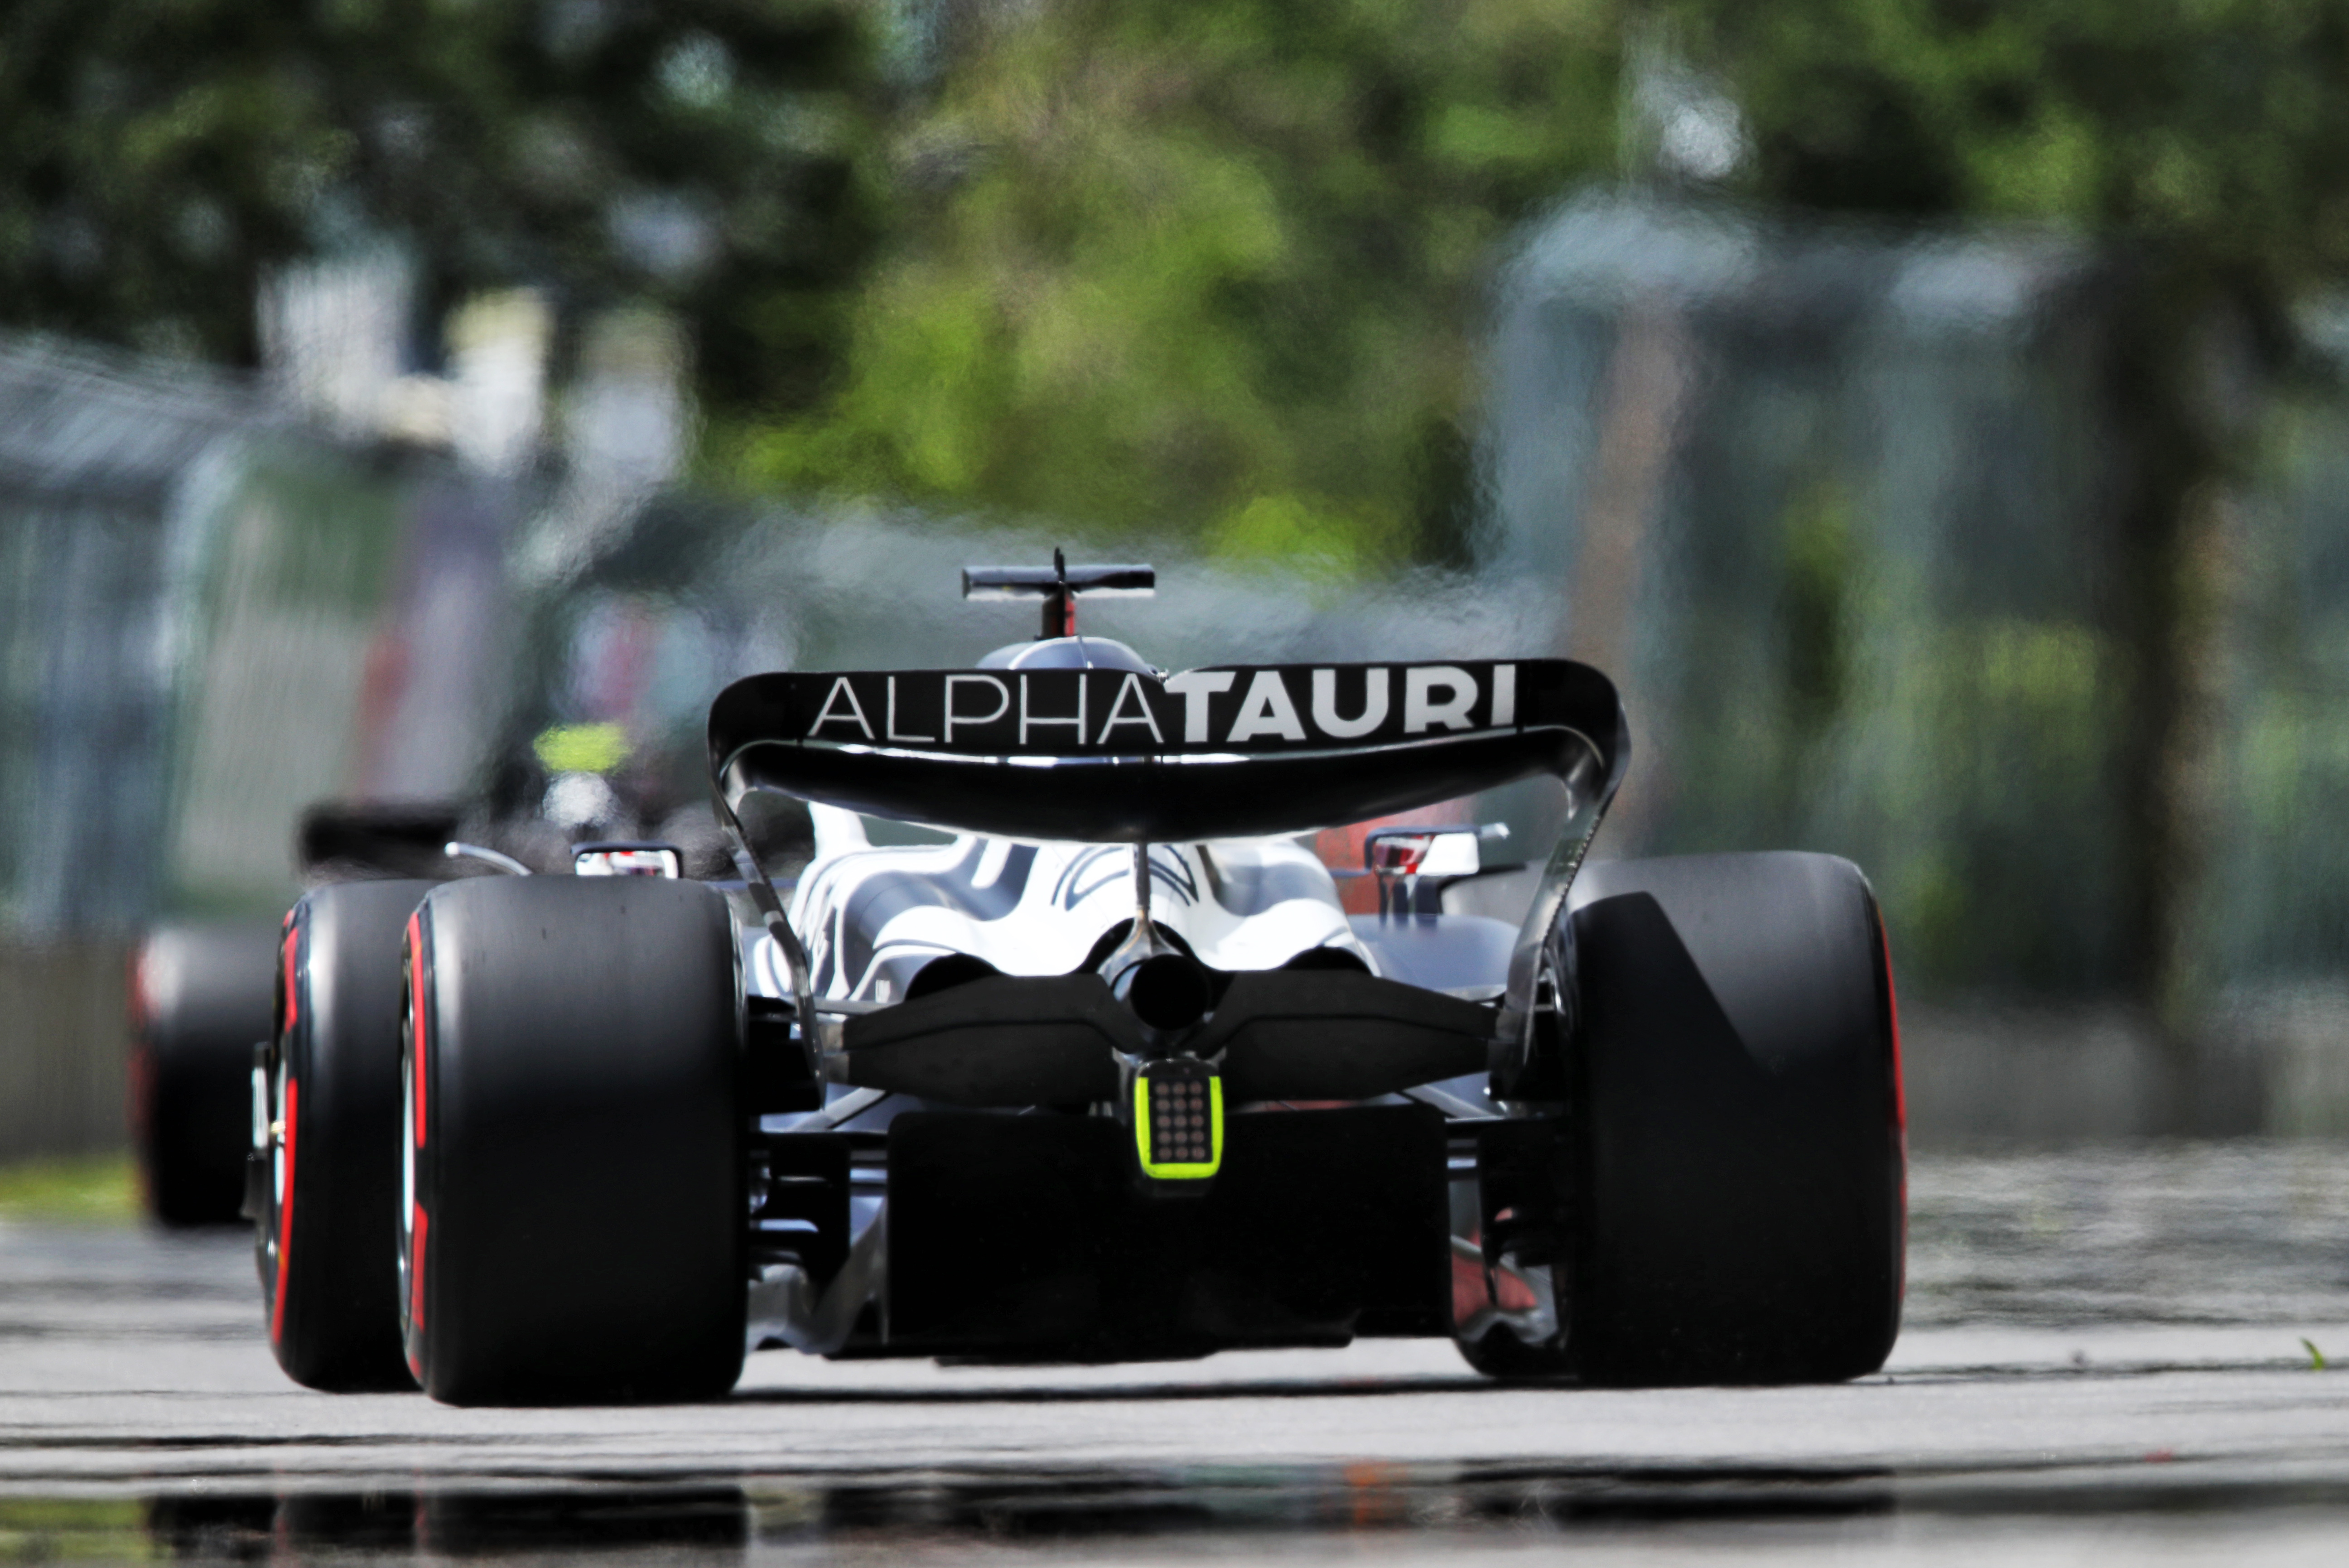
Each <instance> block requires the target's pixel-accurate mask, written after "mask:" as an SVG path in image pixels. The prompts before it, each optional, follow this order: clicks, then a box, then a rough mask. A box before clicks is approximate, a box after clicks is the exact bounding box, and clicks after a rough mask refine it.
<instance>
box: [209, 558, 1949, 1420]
mask: <svg viewBox="0 0 2349 1568" xmlns="http://www.w3.org/2000/svg"><path fill="white" fill-rule="evenodd" d="M1152 582H1153V574H1152V573H1151V571H1150V569H1149V568H1147V567H1136V566H1091V567H1088V566H1079V567H1069V566H1064V565H1063V564H1062V563H1061V558H1060V557H1059V556H1057V555H1056V556H1055V558H1054V565H1053V566H1052V567H1051V568H1050V569H1049V570H1046V569H1022V568H994V569H983V570H982V569H974V570H971V571H969V572H968V573H966V575H965V583H964V587H965V592H966V594H967V595H968V596H969V597H1025V598H1030V599H1034V600H1040V603H1041V609H1042V618H1043V625H1042V632H1043V635H1042V636H1041V637H1040V638H1039V639H1036V640H1034V641H1030V642H1026V643H1021V644H1017V645H1014V646H1011V647H1009V648H1004V649H998V650H997V651H996V652H994V653H991V654H989V655H988V656H987V657H986V658H984V659H979V660H978V662H977V663H976V664H974V665H972V666H971V667H969V668H968V669H958V670H873V671H862V670H859V671H845V672H839V671H832V672H823V673H808V672H789V673H778V674H769V675H758V676H752V677H750V678H748V679H746V680H740V681H738V682H736V683H735V684H733V685H732V686H730V687H728V688H727V689H726V690H725V691H723V692H721V693H720V694H719V696H718V698H717V700H716V701H715V702H714V703H713V704H712V707H711V709H710V715H709V768H710V776H711V780H712V784H713V786H714V807H715V810H716V812H717V814H718V815H719V819H720V822H721V824H722V825H723V826H726V827H727V828H728V830H729V831H730V834H731V836H732V837H733V839H734V842H735V844H736V846H737V854H736V860H737V863H738V866H739V869H740V876H741V881H740V884H739V885H738V886H731V887H729V886H721V885H715V884H707V883H697V882H691V881H686V880H681V879H679V878H678V876H677V871H678V859H677V857H676V855H675V854H674V853H673V852H671V851H669V850H667V849H665V848H664V847H662V846H657V845H615V846H587V847H585V848H583V850H582V852H581V854H580V857H579V866H578V869H579V870H580V871H581V872H582V873H583V875H579V876H574V877H554V876H538V877H526V876H511V877H476V878H472V879H469V880H463V881H455V882H445V883H438V884H436V883H433V882H429V881H407V882H401V881H375V882H357V883H348V884H343V885H339V886H332V887H326V888H319V889H317V890H316V891H314V892H313V893H311V894H310V895H308V896H307V897H306V898H305V899H304V900H303V901H302V902H301V903H300V904H298V905H297V906H296V907H295V909H294V910H293V912H292V913H291V914H290V915H289V916H288V917H287V919H286V920H285V928H284V932H283V938H282V946H281V961H280V964H279V966H278V967H279V996H278V999H277V1012H276V1019H275V1025H274V1033H273V1036H272V1039H271V1042H270V1044H269V1046H268V1048H267V1050H266V1053H265V1054H264V1059H263V1061H262V1063H261V1064H260V1065H259V1066H258V1067H257V1068H256V1069H255V1073H254V1100H255V1120H256V1127H255V1150H254V1157H253V1158H252V1160H251V1162H250V1164H249V1167H248V1178H249V1183H250V1186H251V1189H252V1192H251V1198H250V1203H251V1206H252V1207H253V1209H254V1211H255V1212H256V1213H257V1215H258V1218H259V1254H260V1263H261V1272H262V1280H263V1285H264V1296H265V1301H266V1306H267V1314H268V1324H269V1335H270V1340H271V1343H272V1345H274V1349H275V1352H276V1355H277V1357H278V1359H279V1361H280V1363H281V1364H282V1365H283V1366H284V1367H285V1370H286V1371H287V1372H288V1373H290V1374H291V1375H292V1376H294V1377H295V1378H296V1379H298V1380H299V1381H301V1382H303V1383H305V1384H308V1385H310V1386H315V1387H319V1388H326V1389H357V1388H378V1387H392V1386H406V1385H408V1384H409V1382H410V1380H411V1379H412V1380H413V1381H415V1382H417V1383H420V1384H421V1385H422V1386H423V1387H424V1388H425V1390H426V1391H427V1392H429V1393H430V1394H431V1395H433V1396H434V1397H437V1398H440V1399H443V1400H449V1401H452V1402H456V1403H460V1404H471V1403H479V1404H499V1403H541V1402H563V1401H606V1400H647V1399H690V1398H705V1397H715V1396H718V1395H721V1394H723V1393H724V1392H726V1391H727V1390H728V1389H729V1388H730V1387H731V1386H733V1384H734V1382H735V1381H736V1379H737V1378H738V1377H739V1376H740V1372H741V1368H742V1365H743V1359H744V1355H745V1353H746V1351H748V1350H751V1349H757V1348H761V1347H771V1346H789V1347H792V1348H795V1349H798V1350H800V1351H802V1352H806V1353H809V1354H812V1355H825V1356H834V1357H860V1356H928V1357H937V1358H948V1359H954V1360H961V1361H994V1362H1040V1361H1057V1362H1105V1361H1126V1360H1146V1359H1155V1358H1172V1357H1187V1356H1198V1355H1208V1354H1211V1353H1214V1352H1216V1351H1220V1350H1227V1349H1240V1348H1259V1347H1269V1346H1340V1345H1346V1344H1348V1343H1349V1342H1350V1341H1351V1340H1353V1339H1355V1338H1357V1337H1360V1336H1365V1335H1419V1336H1428V1337H1449V1338H1451V1339H1453V1340H1454V1341H1456V1342H1457V1344H1458V1345H1459V1346H1460V1348H1461V1350H1462V1351H1463V1353H1464V1355H1465V1356H1466V1358H1467V1360H1468V1361H1469V1363H1470V1364H1471V1365H1472V1366H1475V1367H1476V1368H1478V1369H1479V1370H1481V1371H1483V1372H1485V1373H1487V1374H1490V1375H1493V1376H1501V1377H1552V1376H1556V1377H1572V1378H1578V1379H1580V1380H1582V1381H1585V1382H1588V1383H1595V1384H1613V1385H1666V1384H1688V1383H1716V1382H1745V1383H1752V1382H1799V1381H1825V1380H1835V1379H1842V1378H1847V1377H1851V1376H1857V1375H1859V1374H1863V1373H1866V1372H1869V1371H1872V1370H1874V1369H1875V1368H1877V1367H1878V1366H1881V1365H1882V1363H1883V1360H1884V1358H1885V1356H1886V1355H1887V1354H1888V1352H1889V1349H1890V1347H1891V1345H1892V1342H1893V1338H1894V1335H1895V1334H1897V1332H1898V1330H1899V1317H1900V1303H1901V1293H1902V1282H1903V1247H1904V1240H1903V1237H1904V1227H1905V1177H1906V1149H1905V1132H1904V1127H1903V1111H1902V1103H1901V1089H1900V1074H1899V1045H1898V1039H1897V1025H1896V1023H1895V1015H1894V1000H1893V991H1892V975H1891V970H1890V965H1889V958H1888V954H1887V949H1886V943H1885V938H1884V929H1883V924H1882V920H1881V919H1880V917H1879V915H1878V909H1877V906H1876V902H1875V900H1874V898H1873V897H1872V896H1871V894H1870V892H1869V889H1868V884H1867V882H1866V881H1865V880H1864V879H1863V878H1862V877H1861V876H1860V874H1859V872H1858V871H1857V869H1856V868H1855V867H1852V866H1851V865H1850V864H1849V863H1847V862H1846V861H1843V860H1839V859H1836V858H1833V857H1827V856H1821V855H1809V854H1756V855H1719V856H1704V857H1685V858H1670V859H1656V860H1630V861H1617V862H1613V863H1605V864H1593V865H1590V866H1588V867H1586V866H1584V864H1583V860H1584V854H1585V851H1586V849H1587V848H1588V845H1589V843H1590V839H1591V836H1592V834H1593V832H1594V831H1595V830H1596V829H1597V827H1598V825H1599V818H1600V815H1601V814H1602V813H1603V812H1604V811H1605V809H1606V807H1607V805H1608V802H1609V799H1610V797H1611V796H1612V795H1613V794H1614V793H1615V790H1616V787H1617V785H1618V784H1619V782H1620V781H1621V779H1622V777H1623V774H1624V771H1625V768H1626V766H1627V764H1628V763H1629V761H1630V741H1629V736H1628V732H1627V730H1626V727H1625V722H1624V717H1623V711H1622V707H1621V704H1620V702H1619V700H1618V698H1617V694H1616V691H1615V689H1614V687H1613V686H1612V685H1611V684H1610V683H1609V681H1608V680H1607V679H1606V678H1605V677H1604V676H1602V675H1600V674H1599V672H1597V671H1596V670H1590V669H1588V668H1587V667H1585V666H1582V665H1579V664H1576V663H1571V662H1568V661H1566V660H1562V659H1544V658H1527V659H1459V660H1454V661H1452V662H1447V663H1434V662H1393V663H1354V664H1339V663H1332V664H1312V665H1264V666H1224V667H1216V668H1207V669H1196V670H1184V671H1181V672H1178V673H1168V672H1166V671H1164V670H1159V669H1156V668H1154V666H1153V665H1152V664H1151V663H1150V662H1149V661H1148V660H1147V659H1143V658H1142V657H1141V656H1139V655H1138V654H1136V653H1135V652H1134V651H1133V649H1130V648H1128V647H1126V646H1125V645H1123V644H1122V643H1120V642H1116V641H1113V640H1110V639H1104V638H1098V637H1090V636H1084V635H1081V634H1079V633H1078V632H1077V630H1076V626H1075V608H1076V601H1077V599H1078V598H1079V597H1080V596H1083V595H1087V594H1094V593H1118V592H1124V593H1134V592H1139V591H1144V590H1147V589H1148V588H1149V587H1151V586H1152ZM1525 779H1547V780H1548V781H1550V783H1551V784H1552V786H1554V788H1555V790H1556V792H1557V794H1559V795H1560V796H1561V797H1562V804H1561V806H1560V811H1559V815H1558V816H1557V821H1559V822H1560V823H1561V824H1562V826H1560V827H1559V828H1558V830H1557V836H1556V840H1555V842H1554V844H1550V845H1547V846H1542V847H1543V849H1544V853H1542V854H1540V855H1538V856H1537V857H1535V858H1534V860H1533V861H1532V862H1531V864H1530V865H1529V866H1527V867H1526V869H1525V870H1524V872H1522V873H1520V874H1519V877H1518V881H1519V883H1520V884H1521V887H1522V890H1523V891H1524V892H1525V893H1526V895H1527V897H1528V898H1529V903H1528V904H1527V907H1526V912H1525V914H1524V917H1523V919H1522V920H1521V921H1517V922H1516V923H1510V922H1506V921H1503V920H1500V919H1493V918H1490V917H1488V916H1485V915H1479V914H1474V913H1468V912H1464V909H1462V908H1461V907H1460V906H1462V905H1463V904H1464V900H1462V899H1458V898H1454V897H1452V896H1451V895H1450V894H1449V893H1447V892H1446V891H1445V890H1444V889H1445V888H1446V886H1447V885H1452V886H1454V888H1457V887H1459V886H1463V885H1467V884H1468V883H1469V881H1470V880H1471V879H1473V878H1475V877H1476V875H1477V874H1478V873H1481V872H1483V871H1484V870H1485V864H1484V851H1483V846H1484V845H1485V844H1486V843H1488V842H1491V840H1490V839H1488V838H1487V837H1486V836H1484V835H1481V834H1480V833H1479V830H1478V829H1477V827H1476V826H1475V824H1474V823H1473V822H1462V821H1458V820H1438V821H1433V822H1428V821H1422V822H1418V823H1414V822H1413V821H1412V820H1411V819H1410V814H1413V813H1421V814H1423V815H1436V816H1438V817H1444V816H1445V815H1446V814H1445V813H1444V812H1442V811H1439V810H1438V809H1437V808H1439V807H1440V806H1441V805H1442V803H1446V802H1459V801H1461V800H1464V799H1466V798H1469V797H1474V796H1476V795H1478V794H1481V793H1483V792H1489V791H1493V790H1495V789H1496V788H1498V787H1499V786H1502V785H1504V784H1511V783H1513V782H1515V781H1519V780H1525ZM760 791H778V792H782V793H784V794H789V795H792V796H796V797H798V798H799V799H801V800H802V801H805V802H807V803H809V805H810V810H811V813H812V817H813V821H814V827H815V852H814V855H813V858H812V860H811V861H810V862H809V863H808V864H807V866H806V867H805V868H804V869H803V870H802V872H801V873H800V875H799V876H798V877H797V878H796V881H795V883H792V884H790V885H788V886H787V885H785V884H783V883H779V882H778V881H777V880H775V879H774V878H773V877H771V875H770V873H769V869H768V868H767V867H763V866H761V864H760V862H759V860H758V859H757V857H756V856H755V855H754V854H753V853H752V850H751V847H750V839H749V838H748V837H747V836H745V834H744V833H743V831H742V828H741V826H740V816H741V814H742V812H743V810H744V807H745V802H746V801H747V800H748V798H749V797H750V795H751V794H754V793H755V792H760ZM1448 815H1449V817H1450V818H1453V819H1457V818H1459V817H1461V816H1462V815H1465V814H1464V813H1461V812H1459V811H1457V810H1453V811H1451V812H1450V813H1449V814H1448ZM875 823H893V824H916V825H924V826H927V827H928V828H930V829H932V830H933V831H932V832H930V833H929V834H927V835H926V839H927V841H926V842H921V843H911V844H908V843H905V842H904V840H905V838H906V837H908V836H911V835H908V834H906V833H905V832H904V831H902V830H900V831H896V832H891V833H882V832H879V831H877V830H876V829H875V828H874V826H872V825H874V824H875ZM1365 823H1367V824H1371V827H1370V828H1369V829H1368V830H1367V831H1366V832H1364V833H1362V834H1360V835H1358V836H1356V837H1355V838H1354V839H1352V840H1350V841H1349V842H1354V843H1359V844H1361V846H1363V850H1362V852H1363V854H1364V856H1365V857H1366V859H1367V861H1368V864H1367V865H1366V866H1365V867H1362V868H1361V871H1360V872H1358V873H1355V874H1356V875H1367V876H1369V877H1371V878H1373V879H1374V880H1375V882H1376V883H1377V886H1378V888H1379V891H1380V898H1379V912H1377V913H1349V910H1348V899H1347V898H1346V897H1345V896H1344V895H1343V894H1342V893H1341V888H1340V876H1338V875H1333V871H1332V869H1331V868H1330V867H1328V866H1326V865H1325V863H1324V861H1323V860H1322V859H1321V858H1320V857H1318V856H1317V855H1316V854H1315V853H1314V851H1313V849H1312V848H1311V847H1310V846H1309V845H1310V842H1311V840H1310V836H1311V835H1312V834H1313V833H1315V832H1317V831H1319V830H1323V829H1327V828H1330V827H1331V826H1334V825H1344V824H1365ZM876 837H877V838H881V839H883V840H885V842H881V843H875V842H874V839H875V838H876ZM1322 841H1323V842H1325V843H1326V842H1328V841H1329V840H1328V838H1326V837H1325V838H1324V839H1323V840H1322ZM1336 869H1337V871H1338V872H1339V873H1347V872H1353V871H1354V868H1353V867H1342V866H1341V867H1337V868H1336ZM1354 902H1356V903H1357V904H1361V903H1363V902H1365V901H1364V900H1362V899H1361V898H1356V899H1355V900H1354Z"/></svg>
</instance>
